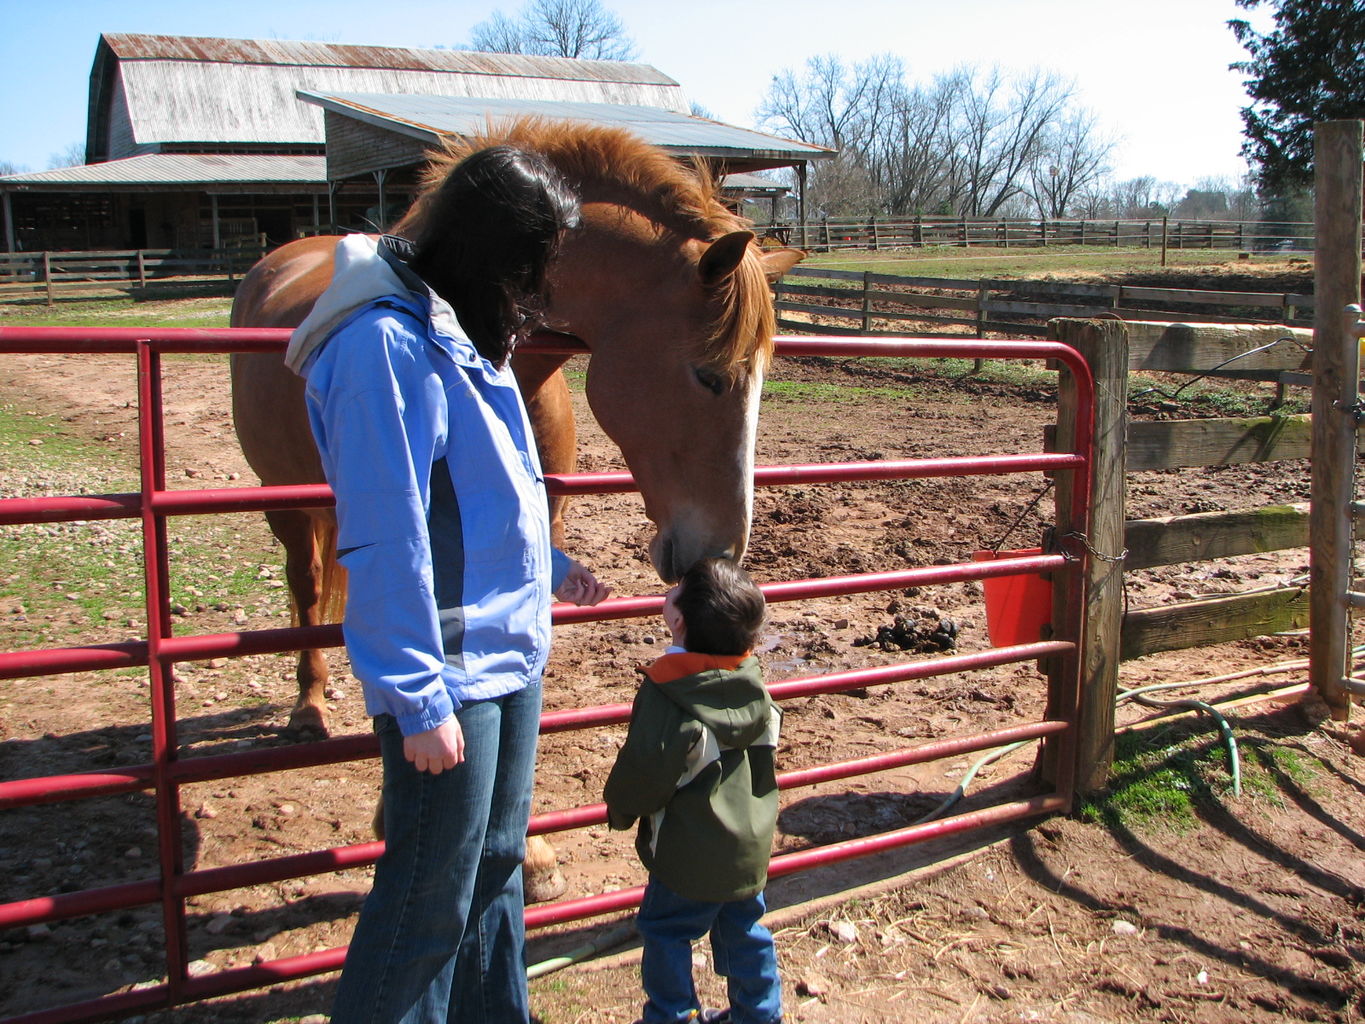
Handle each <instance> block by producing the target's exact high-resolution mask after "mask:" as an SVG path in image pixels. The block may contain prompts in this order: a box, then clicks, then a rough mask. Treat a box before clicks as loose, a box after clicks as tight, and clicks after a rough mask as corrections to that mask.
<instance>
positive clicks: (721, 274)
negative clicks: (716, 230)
mask: <svg viewBox="0 0 1365 1024" xmlns="http://www.w3.org/2000/svg"><path fill="white" fill-rule="evenodd" d="M753 240H754V233H753V232H752V231H731V232H730V233H729V234H728V235H721V236H720V237H719V238H717V239H716V240H715V241H714V242H712V243H711V244H710V245H709V246H707V247H706V251H705V252H704V253H702V254H701V262H700V264H699V266H698V268H699V269H700V271H701V283H702V284H704V285H705V286H706V287H708V288H709V287H711V286H712V285H714V284H717V283H719V282H721V281H723V280H725V278H727V277H729V276H730V275H731V274H733V273H734V272H735V268H736V267H738V266H739V264H740V261H741V260H742V259H744V251H745V250H746V249H747V248H748V247H749V243H750V242H752V241H753Z"/></svg>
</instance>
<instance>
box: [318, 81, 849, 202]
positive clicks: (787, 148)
mask: <svg viewBox="0 0 1365 1024" xmlns="http://www.w3.org/2000/svg"><path fill="white" fill-rule="evenodd" d="M297 95H298V97H299V99H301V100H303V101H304V102H307V103H314V104H317V105H318V106H320V107H322V108H323V110H324V111H325V112H326V114H327V115H328V116H327V117H326V120H325V127H326V142H327V177H328V179H330V180H332V181H339V180H344V179H346V178H350V177H357V176H360V175H363V174H375V173H378V172H380V171H387V170H394V169H397V168H400V167H405V166H411V165H412V164H414V163H420V162H422V161H423V160H424V159H425V154H426V153H427V152H429V151H431V150H436V149H439V148H440V147H441V145H442V142H443V140H444V139H445V138H447V137H450V136H456V137H459V136H469V135H473V134H477V133H479V132H481V131H483V130H485V129H486V128H487V126H488V124H489V123H490V122H494V123H496V122H498V121H504V120H508V119H511V118H513V117H522V116H530V117H546V118H552V119H555V120H567V121H580V122H586V123H588V124H600V125H608V126H611V127H617V128H624V129H626V130H627V131H630V132H632V133H634V134H636V135H638V136H639V137H640V138H642V139H644V141H646V142H648V143H650V144H652V145H655V146H658V147H659V148H660V149H663V150H664V151H666V152H668V153H672V154H673V155H675V156H679V157H700V158H702V159H705V160H708V161H710V162H711V163H713V164H714V165H715V166H716V167H717V169H718V170H719V172H720V173H722V174H731V173H737V172H750V171H759V170H768V169H771V168H775V167H797V166H803V165H805V164H806V163H808V162H809V161H811V160H825V159H830V158H832V157H834V156H835V151H834V150H831V149H826V148H825V147H823V146H814V145H811V144H809V143H805V142H797V141H795V140H792V139H784V138H781V137H779V136H775V135H767V134H765V133H763V132H757V131H753V130H752V129H748V128H739V127H736V126H735V125H728V124H722V123H721V122H719V121H713V120H711V119H709V118H704V117H696V116H694V115H691V114H683V113H680V112H678V111H673V110H661V109H659V108H657V107H645V106H632V105H628V104H621V103H576V102H566V101H559V100H527V99H502V98H490V97H464V96H418V95H399V94H388V93H321V92H314V91H309V90H304V89H301V90H299V91H298V93H297Z"/></svg>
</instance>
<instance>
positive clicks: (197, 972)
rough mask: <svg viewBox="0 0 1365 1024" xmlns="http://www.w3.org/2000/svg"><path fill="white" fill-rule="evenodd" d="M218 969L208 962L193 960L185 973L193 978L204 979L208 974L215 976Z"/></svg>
mask: <svg viewBox="0 0 1365 1024" xmlns="http://www.w3.org/2000/svg"><path fill="white" fill-rule="evenodd" d="M217 969H218V968H216V967H214V966H213V964H211V963H209V962H208V961H207V960H191V961H190V962H189V965H188V966H187V967H186V968H185V973H187V974H188V975H189V976H190V977H191V978H202V977H203V976H204V975H206V974H213V973H214V972H215V971H216V970H217Z"/></svg>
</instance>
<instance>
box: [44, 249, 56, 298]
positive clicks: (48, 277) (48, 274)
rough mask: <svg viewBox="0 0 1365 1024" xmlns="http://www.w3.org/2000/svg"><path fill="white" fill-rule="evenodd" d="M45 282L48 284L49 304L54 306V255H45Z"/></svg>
mask: <svg viewBox="0 0 1365 1024" xmlns="http://www.w3.org/2000/svg"><path fill="white" fill-rule="evenodd" d="M43 280H44V281H46V282H47V304H48V305H49V306H51V305H54V303H53V301H52V253H50V252H44V253H43Z"/></svg>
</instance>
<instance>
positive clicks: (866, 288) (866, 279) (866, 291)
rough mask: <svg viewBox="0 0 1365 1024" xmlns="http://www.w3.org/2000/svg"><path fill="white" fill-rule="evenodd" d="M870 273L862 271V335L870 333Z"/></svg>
mask: <svg viewBox="0 0 1365 1024" xmlns="http://www.w3.org/2000/svg"><path fill="white" fill-rule="evenodd" d="M871 278H872V271H870V270H864V271H863V333H864V334H871V333H872V281H871Z"/></svg>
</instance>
